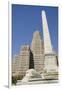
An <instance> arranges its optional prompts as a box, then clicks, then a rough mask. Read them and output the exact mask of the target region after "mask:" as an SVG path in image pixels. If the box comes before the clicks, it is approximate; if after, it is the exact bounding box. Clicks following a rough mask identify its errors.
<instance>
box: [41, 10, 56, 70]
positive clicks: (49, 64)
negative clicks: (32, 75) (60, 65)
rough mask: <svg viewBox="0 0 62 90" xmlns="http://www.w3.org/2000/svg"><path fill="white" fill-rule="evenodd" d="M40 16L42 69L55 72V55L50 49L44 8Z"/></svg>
mask: <svg viewBox="0 0 62 90" xmlns="http://www.w3.org/2000/svg"><path fill="white" fill-rule="evenodd" d="M41 16H42V25H43V37H44V54H45V61H44V69H45V70H46V72H57V63H56V62H57V61H56V55H55V53H54V51H53V49H52V44H51V39H50V34H49V28H48V23H47V18H46V13H45V11H44V10H43V11H42V13H41Z"/></svg>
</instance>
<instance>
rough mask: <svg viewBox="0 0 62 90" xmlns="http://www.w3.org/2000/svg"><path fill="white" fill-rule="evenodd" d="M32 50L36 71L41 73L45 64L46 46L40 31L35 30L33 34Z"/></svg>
mask: <svg viewBox="0 0 62 90" xmlns="http://www.w3.org/2000/svg"><path fill="white" fill-rule="evenodd" d="M31 51H32V53H33V60H34V68H35V70H36V71H38V72H40V73H41V72H42V71H43V66H44V48H43V41H42V39H41V34H40V32H39V31H35V32H34V34H33V39H32V43H31Z"/></svg>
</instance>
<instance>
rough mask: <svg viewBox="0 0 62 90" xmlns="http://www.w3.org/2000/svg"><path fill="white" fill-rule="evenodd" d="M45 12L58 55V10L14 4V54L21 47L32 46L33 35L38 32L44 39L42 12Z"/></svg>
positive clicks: (55, 8)
mask: <svg viewBox="0 0 62 90" xmlns="http://www.w3.org/2000/svg"><path fill="white" fill-rule="evenodd" d="M42 10H45V12H46V16H47V21H48V26H49V32H50V37H51V41H52V45H53V49H54V50H55V51H56V53H58V8H57V7H48V6H29V5H17V4H12V54H13V55H16V54H18V53H19V52H20V50H21V45H24V44H29V45H30V44H31V41H32V37H33V33H34V32H35V31H36V30H38V31H39V32H40V33H41V38H42V39H43V28H42V18H41V11H42Z"/></svg>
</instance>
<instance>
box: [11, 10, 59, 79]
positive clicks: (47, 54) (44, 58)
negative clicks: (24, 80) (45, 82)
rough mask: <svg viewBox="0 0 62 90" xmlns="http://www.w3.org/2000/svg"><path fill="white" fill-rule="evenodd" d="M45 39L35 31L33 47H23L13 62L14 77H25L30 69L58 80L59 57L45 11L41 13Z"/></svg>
mask: <svg viewBox="0 0 62 90" xmlns="http://www.w3.org/2000/svg"><path fill="white" fill-rule="evenodd" d="M41 16H42V26H43V38H44V41H43V40H42V37H41V33H40V32H39V31H35V32H34V33H33V39H32V43H31V46H29V45H22V46H21V51H20V53H19V54H18V55H16V56H15V57H14V58H13V60H12V76H18V75H23V76H24V75H25V74H26V71H27V70H28V69H35V70H36V71H37V72H39V73H40V74H41V73H42V74H44V77H45V78H46V79H47V78H56V77H57V75H58V65H57V59H58V58H57V56H56V54H55V53H54V50H53V49H52V44H51V38H50V33H49V28H48V23H47V18H46V13H45V11H42V12H41Z"/></svg>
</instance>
